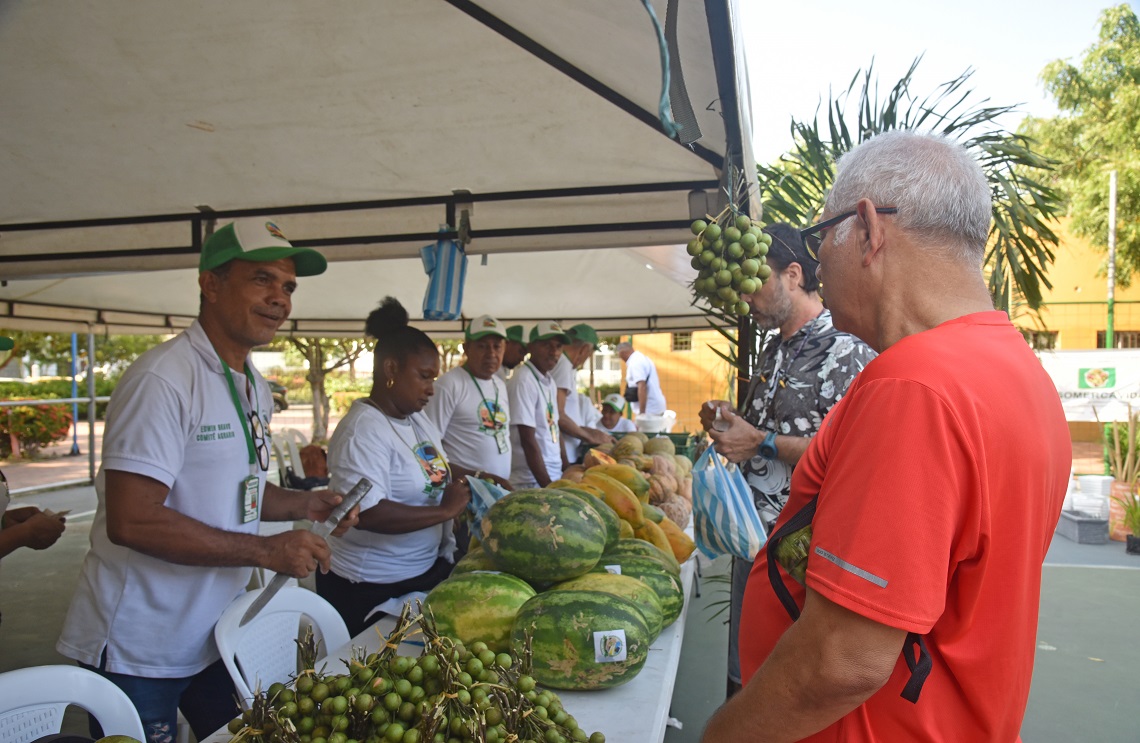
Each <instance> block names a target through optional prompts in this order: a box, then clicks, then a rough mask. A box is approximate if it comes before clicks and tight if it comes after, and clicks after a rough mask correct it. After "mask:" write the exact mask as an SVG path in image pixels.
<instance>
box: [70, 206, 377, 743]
mask: <svg viewBox="0 0 1140 743" xmlns="http://www.w3.org/2000/svg"><path fill="white" fill-rule="evenodd" d="M325 265H326V264H325V259H324V257H323V256H322V255H321V254H320V253H317V252H316V251H313V250H307V249H299V248H295V247H293V246H292V245H291V244H290V243H289V241H288V240H286V239H285V236H284V235H283V234H282V233H281V230H280V229H279V228H278V227H277V225H276V224H274V223H273V222H271V221H268V220H266V219H264V218H262V219H254V218H251V219H240V220H238V221H236V222H234V223H232V224H227V225H225V226H224V227H222V228H221V229H219V230H217V231H216V232H214V233H213V234H212V235H211V236H210V237H209V239H207V240H206V242H205V244H204V245H203V246H202V256H201V260H200V262H199V270H200V273H199V274H198V288H199V291H200V295H201V305H200V309H199V312H198V319H197V320H195V321H194V323H193V324H191V325H190V327H189V328H187V329H186V330H185V331H184V332H183V333H181V334H179V335H178V336H176V337H175V338H173V339H171V340H169V341H167V342H166V343H163V344H162V345H160V346H158V347H156V348H154V349H152V350H150V351H148V352H147V353H145V354H143V355H142V356H141V357H139V359H138V360H137V361H136V362H135V363H134V364H132V365H131V367H130V369H128V370H127V372H126V373H125V374H124V375H123V377H122V379H121V380H120V381H119V383H118V385H117V386H116V388H115V392H114V394H113V395H112V396H111V402H110V405H109V406H108V409H107V422H106V429H105V434H104V437H103V463H102V469H101V470H100V473H99V476H98V478H97V479H96V483H95V490H96V493H97V494H98V497H99V503H98V507H97V510H96V512H95V520H94V522H93V524H92V527H91V548H90V550H89V551H88V553H87V557H86V559H85V560H84V563H83V568H82V572H81V574H80V578H79V582H78V586H77V588H76V592H75V595H74V596H73V597H72V601H71V607H70V609H69V610H68V613H67V618H66V620H65V621H64V627H63V633H62V635H61V637H60V640H59V643H58V644H57V645H56V649H57V650H58V651H59V652H60V653H62V654H63V655H65V656H67V657H68V658H73V659H75V660H77V661H79V663H80V665H82V666H84V667H86V668H88V669H91V670H94V671H96V672H97V673H99V674H101V675H103V676H104V677H106V678H108V679H110V680H111V681H112V682H113V683H115V684H116V685H117V686H119V687H120V688H121V689H123V691H124V692H126V694H127V696H128V697H130V699H131V701H132V702H134V704H135V707H136V708H137V709H138V712H139V717H140V718H141V719H142V723H143V727H144V729H145V730H146V735H147V737H146V739H147V741H148V743H172V742H173V740H174V737H175V735H176V734H177V711H178V709H179V708H181V710H182V713H183V714H184V715H185V717H186V720H187V721H188V722H189V723H190V726H191V728H192V729H193V731H194V735H195V737H197V738H198V739H199V740H202V739H203V738H204V737H205V736H207V735H209V734H210V733H211V732H213V731H214V730H217V729H218V728H219V727H221V726H222V725H223V724H225V723H226V722H227V721H228V720H229V719H231V718H232V717H233V716H234V714H235V713H236V712H237V711H238V710H237V709H236V707H235V705H234V701H233V698H234V687H233V684H232V682H231V681H230V678H229V674H228V673H227V672H226V669H225V667H224V666H223V664H222V661H221V660H220V658H219V656H218V649H217V647H216V645H215V643H214V637H213V632H214V625H215V624H216V623H217V621H218V619H219V617H221V615H222V612H223V610H224V609H225V608H226V607H227V606H228V605H229V604H230V603H231V602H232V601H233V600H234V599H235V598H236V597H237V596H239V595H241V594H242V593H243V592H244V591H245V589H246V586H247V585H248V583H249V580H250V576H251V574H252V572H253V568H254V567H259V568H264V569H267V570H271V571H273V572H276V573H284V574H286V575H290V576H293V577H295V578H304V577H306V576H308V575H309V574H311V573H312V572H313V571H314V570H316V569H317V567H318V566H319V567H321V568H323V569H325V570H327V569H328V566H329V548H328V545H327V544H326V542H325V540H324V539H322V538H320V537H318V536H316V535H314V534H311V533H309V532H308V531H303V530H302V531H289V532H285V533H282V534H275V535H273V536H268V537H262V536H259V535H258V526H259V523H260V522H261V520H263V519H264V520H265V521H295V520H298V519H305V518H307V519H312V520H314V521H320V520H323V519H325V518H327V517H328V515H329V514H330V513H331V512H332V509H333V507H334V506H336V504H337V503H339V502H340V500H341V498H340V496H339V495H336V494H335V493H332V492H330V491H327V490H326V491H320V492H304V491H296V490H285V489H283V488H280V487H278V486H276V485H273V484H272V483H268V482H266V471H267V469H268V467H269V445H268V442H267V436H266V431H267V429H268V425H269V420H270V417H271V416H272V414H273V398H272V395H271V393H270V390H269V386H268V384H267V383H266V381H265V380H264V379H263V378H262V376H261V375H260V374H258V372H257V370H256V369H254V368H253V364H252V362H251V361H250V360H249V353H250V351H251V350H252V349H253V348H254V347H256V346H261V345H265V344H266V343H269V342H270V341H271V340H273V336H274V335H275V334H276V333H277V330H278V329H279V328H280V327H281V324H282V323H283V322H285V320H286V319H287V318H288V317H289V313H290V311H291V310H292V307H293V304H292V295H293V291H294V290H295V289H296V288H297V277H298V276H313V275H316V274H319V273H322V272H323V271H324V270H325ZM355 521H356V514H355V513H351V514H349V517H348V518H346V519H345V520H344V521H342V522H341V525H340V528H339V529H338V530H337V531H336V532H334V533H336V534H340V533H343V532H344V531H345V530H346V529H348V528H349V527H350V526H352V525H353V524H354V523H355Z"/></svg>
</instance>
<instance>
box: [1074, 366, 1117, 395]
mask: <svg viewBox="0 0 1140 743" xmlns="http://www.w3.org/2000/svg"><path fill="white" fill-rule="evenodd" d="M1078 374H1079V375H1080V383H1079V384H1078V387H1079V388H1080V389H1082V390H1088V389H1101V388H1104V387H1115V386H1116V369H1114V368H1112V367H1109V368H1107V369H1104V368H1101V367H1096V368H1095V369H1080V370H1079V371H1078Z"/></svg>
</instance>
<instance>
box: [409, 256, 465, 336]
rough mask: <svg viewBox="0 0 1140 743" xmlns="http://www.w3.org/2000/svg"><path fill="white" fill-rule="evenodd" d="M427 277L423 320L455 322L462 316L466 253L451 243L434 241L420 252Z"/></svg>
mask: <svg viewBox="0 0 1140 743" xmlns="http://www.w3.org/2000/svg"><path fill="white" fill-rule="evenodd" d="M420 259H421V260H422V261H423V263H424V271H426V272H427V275H428V286H427V293H425V294H424V317H425V318H426V319H428V320H458V319H459V318H460V317H461V316H462V312H463V284H464V282H465V281H466V280H467V253H465V252H464V250H463V246H461V245H460V244H459V243H457V242H455V241H454V240H442V239H441V240H437V241H436V242H435V243H433V244H431V245H425V246H423V247H422V248H420Z"/></svg>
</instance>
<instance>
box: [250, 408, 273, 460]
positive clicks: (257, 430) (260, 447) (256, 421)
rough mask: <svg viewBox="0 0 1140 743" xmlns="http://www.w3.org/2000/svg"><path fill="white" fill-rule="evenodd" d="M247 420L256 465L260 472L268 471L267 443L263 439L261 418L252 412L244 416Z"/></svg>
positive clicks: (263, 428)
mask: <svg viewBox="0 0 1140 743" xmlns="http://www.w3.org/2000/svg"><path fill="white" fill-rule="evenodd" d="M246 417H247V418H249V431H250V433H251V434H252V436H253V448H254V450H256V451H257V464H258V465H259V466H260V467H261V471H262V472H266V471H268V470H269V441H268V440H267V439H266V437H265V426H264V424H262V422H261V416H259V415H258V414H257V413H254V412H253V411H250V412H249V413H247V414H246Z"/></svg>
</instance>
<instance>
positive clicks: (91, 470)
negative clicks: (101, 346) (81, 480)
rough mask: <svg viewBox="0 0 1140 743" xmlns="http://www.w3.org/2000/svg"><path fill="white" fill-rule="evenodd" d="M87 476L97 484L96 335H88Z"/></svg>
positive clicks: (89, 333)
mask: <svg viewBox="0 0 1140 743" xmlns="http://www.w3.org/2000/svg"><path fill="white" fill-rule="evenodd" d="M87 399H88V402H87V476H88V477H89V478H91V482H93V483H94V482H95V333H94V332H91V331H88V333H87Z"/></svg>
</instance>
